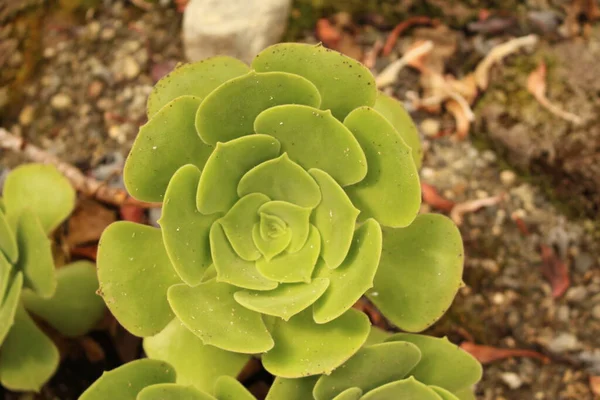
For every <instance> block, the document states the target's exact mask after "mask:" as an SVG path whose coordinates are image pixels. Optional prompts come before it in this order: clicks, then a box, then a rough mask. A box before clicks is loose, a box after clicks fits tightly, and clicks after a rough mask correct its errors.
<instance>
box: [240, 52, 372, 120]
mask: <svg viewBox="0 0 600 400" xmlns="http://www.w3.org/2000/svg"><path fill="white" fill-rule="evenodd" d="M252 68H254V69H255V70H257V71H260V72H268V71H285V72H290V73H292V74H297V75H300V76H303V77H305V78H306V79H308V80H309V81H311V82H312V83H314V84H315V86H316V87H317V88H318V89H319V92H320V93H321V99H322V100H321V107H320V108H321V109H322V110H331V112H332V113H333V115H334V116H335V117H336V118H337V119H339V120H342V119H344V117H346V115H347V114H348V113H349V112H350V111H352V110H354V109H355V108H356V107H360V106H372V105H373V104H375V98H376V96H377V89H376V88H375V79H374V78H373V75H371V72H370V71H369V70H368V69H367V68H366V67H365V66H364V65H362V64H361V63H359V62H358V61H356V60H354V59H353V58H350V57H347V56H345V55H343V54H341V53H338V52H337V51H333V50H330V49H328V48H325V47H323V46H322V45H320V44H319V45H308V44H301V43H281V44H276V45H273V46H270V47H267V48H266V49H265V50H263V51H262V52H261V53H260V54H258V55H257V56H256V58H255V59H254V61H252Z"/></svg>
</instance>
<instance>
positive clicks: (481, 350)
mask: <svg viewBox="0 0 600 400" xmlns="http://www.w3.org/2000/svg"><path fill="white" fill-rule="evenodd" d="M460 348H461V349H463V350H464V351H466V352H468V353H470V354H471V355H472V356H473V357H475V358H476V359H477V360H478V361H479V362H480V363H482V364H489V363H491V362H494V361H498V360H503V359H505V358H513V357H528V358H537V359H538V360H541V361H542V362H543V363H544V364H547V363H549V362H550V359H549V358H548V357H546V356H545V355H543V354H541V353H538V352H537V351H533V350H524V349H500V348H497V347H492V346H483V345H479V344H475V343H473V342H463V343H462V344H461V345H460Z"/></svg>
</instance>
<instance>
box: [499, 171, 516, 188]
mask: <svg viewBox="0 0 600 400" xmlns="http://www.w3.org/2000/svg"><path fill="white" fill-rule="evenodd" d="M516 180H517V174H515V173H514V172H513V171H511V170H509V169H505V170H504V171H502V172H500V182H502V184H503V185H504V186H512V185H513V184H514V183H515V181H516Z"/></svg>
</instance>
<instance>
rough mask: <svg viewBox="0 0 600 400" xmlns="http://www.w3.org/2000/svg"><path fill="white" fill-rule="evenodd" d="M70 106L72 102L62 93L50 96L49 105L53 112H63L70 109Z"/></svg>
mask: <svg viewBox="0 0 600 400" xmlns="http://www.w3.org/2000/svg"><path fill="white" fill-rule="evenodd" d="M72 104H73V100H71V98H70V97H69V96H68V95H66V94H64V93H58V94H55V95H54V96H52V99H50V105H51V106H52V108H54V109H55V110H65V109H67V108H69V107H71V105H72Z"/></svg>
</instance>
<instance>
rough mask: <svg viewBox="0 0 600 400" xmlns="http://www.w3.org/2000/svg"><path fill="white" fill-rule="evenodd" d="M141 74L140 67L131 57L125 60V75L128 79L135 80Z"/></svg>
mask: <svg viewBox="0 0 600 400" xmlns="http://www.w3.org/2000/svg"><path fill="white" fill-rule="evenodd" d="M139 74H140V65H139V64H138V63H137V61H135V59H134V58H133V57H131V56H127V57H125V59H124V60H123V75H124V76H125V78H127V79H134V78H135V77H137V76H138V75H139Z"/></svg>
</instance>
